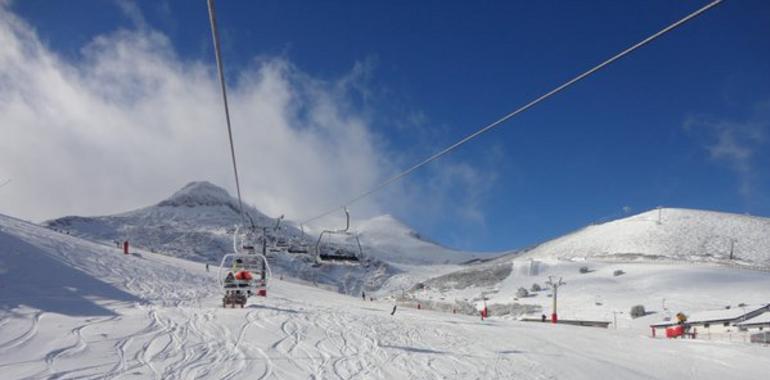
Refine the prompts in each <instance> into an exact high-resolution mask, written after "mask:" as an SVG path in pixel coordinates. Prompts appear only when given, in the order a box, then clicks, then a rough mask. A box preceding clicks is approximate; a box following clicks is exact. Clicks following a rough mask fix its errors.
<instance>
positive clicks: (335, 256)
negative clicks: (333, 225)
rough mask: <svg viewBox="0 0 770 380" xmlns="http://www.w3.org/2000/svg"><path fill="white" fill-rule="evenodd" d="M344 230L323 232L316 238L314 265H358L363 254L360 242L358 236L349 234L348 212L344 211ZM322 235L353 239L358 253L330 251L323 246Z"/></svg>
mask: <svg viewBox="0 0 770 380" xmlns="http://www.w3.org/2000/svg"><path fill="white" fill-rule="evenodd" d="M345 220H346V224H345V228H344V229H341V230H323V231H321V234H320V235H319V236H318V241H316V244H315V253H316V263H317V264H319V265H320V264H321V263H340V264H358V263H359V261H360V259H361V258H363V255H364V252H363V249H362V248H361V241H360V240H359V239H358V234H357V233H354V232H350V212H349V211H348V209H347V208H346V209H345ZM324 235H327V236H328V235H342V236H346V237H351V236H352V237H354V238H355V240H356V247H357V251H358V253H356V252H355V251H353V252H352V253H351V252H350V251H346V250H344V249H342V248H334V249H330V247H329V246H328V245H323V244H322V243H323V237H324Z"/></svg>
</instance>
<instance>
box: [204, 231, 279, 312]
mask: <svg viewBox="0 0 770 380" xmlns="http://www.w3.org/2000/svg"><path fill="white" fill-rule="evenodd" d="M255 236H256V235H255V234H254V229H250V230H247V231H246V232H244V233H240V227H238V228H236V230H235V233H234V234H233V253H229V254H226V255H224V256H223V257H222V262H221V263H220V265H219V270H218V272H217V279H218V280H219V285H220V286H221V287H222V290H223V291H224V297H222V306H223V307H227V306H228V305H230V306H232V307H235V305H240V307H243V306H244V305H246V300H247V299H248V297H250V296H254V295H256V296H261V297H267V287H268V281H269V279H270V278H271V277H272V272H271V271H270V264H269V263H268V261H267V258H266V257H265V255H263V254H262V253H258V252H257V250H256V249H255V248H254V246H255V245H254V237H255Z"/></svg>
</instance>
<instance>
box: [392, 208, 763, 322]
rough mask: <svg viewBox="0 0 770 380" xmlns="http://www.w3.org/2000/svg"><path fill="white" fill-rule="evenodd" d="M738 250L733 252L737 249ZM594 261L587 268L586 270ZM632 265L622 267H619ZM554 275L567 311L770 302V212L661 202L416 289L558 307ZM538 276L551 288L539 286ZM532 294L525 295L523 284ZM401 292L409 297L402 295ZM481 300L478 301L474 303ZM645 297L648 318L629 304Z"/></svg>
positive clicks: (607, 317)
mask: <svg viewBox="0 0 770 380" xmlns="http://www.w3.org/2000/svg"><path fill="white" fill-rule="evenodd" d="M731 251H732V253H733V256H734V257H733V259H732V260H731V259H730V252H731ZM583 267H585V270H586V272H587V273H581V271H580V270H581V268H583ZM618 270H620V271H622V272H623V274H621V275H618V276H616V275H615V271H618ZM549 276H551V277H553V279H554V280H558V279H559V278H562V279H563V281H565V282H567V285H565V286H564V287H562V288H561V290H560V297H559V298H560V301H559V305H560V307H559V314H560V315H561V316H562V317H564V318H579V319H594V320H603V321H614V320H615V319H618V325H619V326H620V327H643V326H645V325H648V324H650V323H654V322H659V321H661V320H663V319H665V318H670V317H671V316H672V313H673V314H676V313H677V312H679V311H682V312H685V313H686V314H689V313H692V312H699V311H704V310H715V309H724V308H725V307H726V306H732V307H735V306H737V305H740V304H755V305H763V304H767V303H770V219H767V218H760V217H753V216H745V215H736V214H728V213H719V212H710V211H700V210H686V209H669V208H666V209H660V210H652V211H648V212H644V213H641V214H638V215H634V216H631V217H628V218H624V219H619V220H615V221H611V222H607V223H603V224H598V225H591V226H588V227H585V228H582V229H580V230H577V231H575V232H573V233H570V234H567V235H564V236H562V237H559V238H556V239H553V240H551V241H547V242H545V243H542V244H539V245H536V246H534V247H532V248H529V249H527V250H525V251H520V252H516V253H513V254H508V255H504V256H501V257H498V258H496V259H493V260H489V261H486V262H482V263H479V264H476V265H472V266H466V267H463V268H461V269H459V270H457V271H454V272H450V273H443V274H441V275H439V276H436V277H433V278H429V279H424V280H421V283H420V284H418V285H417V286H415V287H414V288H412V289H411V291H409V292H408V293H407V294H406V298H407V299H411V300H413V301H414V302H423V303H426V304H429V306H442V305H434V304H435V303H440V304H443V306H444V307H445V308H446V307H447V305H452V304H457V307H459V308H460V309H463V308H462V306H463V305H465V306H466V307H465V308H464V310H465V311H468V309H470V311H471V312H472V311H473V309H474V307H475V306H476V305H479V304H480V303H481V301H482V299H484V298H486V299H487V303H488V304H490V305H493V307H494V308H495V309H496V310H497V311H498V312H510V313H511V316H512V317H519V316H521V315H523V314H534V315H540V314H541V313H545V314H550V313H551V310H552V308H553V307H552V298H550V297H551V292H550V290H549V289H547V286H546V285H545V283H546V281H547V280H548V278H549ZM535 284H537V285H538V286H539V287H540V288H542V289H543V290H542V291H532V289H533V287H535V288H536V286H535ZM520 288H524V289H526V290H527V291H528V293H529V294H528V296H526V297H519V296H518V295H517V293H519V289H520ZM402 298H404V297H403V296H402ZM468 305H472V307H467V306H468ZM634 305H643V306H644V307H645V308H646V310H647V311H648V312H651V314H649V315H648V316H646V317H644V318H638V319H635V320H633V321H632V320H631V318H630V316H629V311H630V308H631V307H632V306H634Z"/></svg>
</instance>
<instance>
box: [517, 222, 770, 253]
mask: <svg viewBox="0 0 770 380" xmlns="http://www.w3.org/2000/svg"><path fill="white" fill-rule="evenodd" d="M658 215H660V220H659V217H658ZM731 246H732V248H733V253H734V258H735V260H729V258H730V250H731ZM523 255H524V256H523V257H531V258H534V259H546V258H559V259H566V260H586V259H589V258H590V259H605V260H619V261H630V260H680V261H687V262H694V261H702V262H716V263H730V264H737V265H746V266H757V267H762V268H770V219H768V218H761V217H754V216H746V215H737V214H729V213H722V212H713V211H701V210H688V209H676V208H664V209H660V211H658V210H651V211H647V212H644V213H641V214H638V215H634V216H631V217H628V218H624V219H619V220H615V221H611V222H607V223H603V224H597V225H591V226H588V227H585V228H583V229H580V230H578V231H576V232H573V233H571V234H568V235H565V236H562V237H559V238H557V239H553V240H550V241H548V242H545V243H543V244H540V245H538V246H535V247H534V248H531V249H529V250H527V251H526V252H525V253H523Z"/></svg>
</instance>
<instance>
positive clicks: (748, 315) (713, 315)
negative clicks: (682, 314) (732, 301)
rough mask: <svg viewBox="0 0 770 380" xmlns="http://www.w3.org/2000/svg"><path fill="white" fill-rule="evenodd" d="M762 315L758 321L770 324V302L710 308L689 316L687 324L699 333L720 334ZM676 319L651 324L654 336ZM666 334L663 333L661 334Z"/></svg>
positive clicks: (735, 328)
mask: <svg viewBox="0 0 770 380" xmlns="http://www.w3.org/2000/svg"><path fill="white" fill-rule="evenodd" d="M760 316H761V317H762V318H763V319H761V320H759V321H758V322H760V323H761V321H765V323H766V326H770V322H768V320H769V319H770V304H765V305H761V306H756V305H754V306H739V307H734V308H729V309H723V310H708V311H701V312H696V313H693V314H692V315H691V316H690V317H688V318H687V322H686V324H687V325H688V326H690V327H695V328H697V329H698V333H700V334H703V333H706V334H711V333H715V334H719V333H730V332H734V331H738V330H745V327H747V326H741V323H743V322H748V321H750V320H753V319H755V318H759V317H760ZM676 325H677V322H676V321H665V322H660V323H654V324H652V325H650V328H651V329H652V333H653V336H656V335H658V334H657V331H656V330H659V329H662V330H665V329H666V328H668V327H672V326H676ZM661 335H662V336H664V335H663V334H661Z"/></svg>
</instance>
